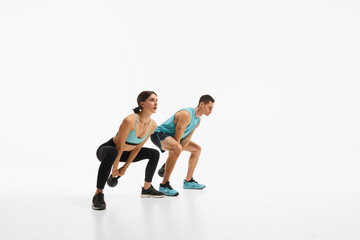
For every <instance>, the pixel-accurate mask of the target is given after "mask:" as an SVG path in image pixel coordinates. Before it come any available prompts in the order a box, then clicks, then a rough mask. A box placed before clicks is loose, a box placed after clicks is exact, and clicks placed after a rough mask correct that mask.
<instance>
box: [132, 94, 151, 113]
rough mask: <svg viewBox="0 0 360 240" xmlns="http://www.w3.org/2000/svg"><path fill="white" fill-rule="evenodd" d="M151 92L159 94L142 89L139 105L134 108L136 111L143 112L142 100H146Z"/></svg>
mask: <svg viewBox="0 0 360 240" xmlns="http://www.w3.org/2000/svg"><path fill="white" fill-rule="evenodd" d="M151 94H155V95H156V96H157V94H156V93H155V92H153V91H142V92H141V93H140V94H139V95H138V97H137V104H138V106H137V107H136V108H134V109H133V111H134V113H141V112H142V106H141V105H140V103H141V102H145V101H146V100H147V99H148V98H149V97H150V95H151Z"/></svg>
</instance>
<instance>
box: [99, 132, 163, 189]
mask: <svg viewBox="0 0 360 240" xmlns="http://www.w3.org/2000/svg"><path fill="white" fill-rule="evenodd" d="M130 153H131V151H124V152H123V153H122V155H121V157H120V162H126V160H127V159H128V157H129V155H130ZM117 154H118V151H117V149H116V147H115V143H114V141H113V139H112V138H111V139H110V140H109V141H107V142H106V143H104V144H102V145H101V146H100V147H99V148H98V150H97V151H96V156H97V158H98V159H99V160H100V162H101V164H100V167H99V171H98V176H97V184H96V187H97V188H98V189H104V187H105V184H106V181H107V179H108V177H109V174H110V172H111V168H112V165H113V163H114V161H115V158H116V156H117ZM159 157H160V153H159V151H158V150H156V149H152V148H145V147H143V148H141V149H140V151H139V153H138V154H137V156H136V157H135V159H134V160H133V162H138V161H141V160H144V159H149V162H148V164H147V166H146V169H145V181H146V182H151V181H152V178H153V176H154V173H155V170H156V166H157V164H158V161H159Z"/></svg>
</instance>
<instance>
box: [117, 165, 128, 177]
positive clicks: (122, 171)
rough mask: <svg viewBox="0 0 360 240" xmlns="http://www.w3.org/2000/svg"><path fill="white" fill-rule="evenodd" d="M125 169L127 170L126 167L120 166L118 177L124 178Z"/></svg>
mask: <svg viewBox="0 0 360 240" xmlns="http://www.w3.org/2000/svg"><path fill="white" fill-rule="evenodd" d="M126 169H127V167H125V166H122V167H121V168H119V170H118V172H119V176H124V175H125V172H126Z"/></svg>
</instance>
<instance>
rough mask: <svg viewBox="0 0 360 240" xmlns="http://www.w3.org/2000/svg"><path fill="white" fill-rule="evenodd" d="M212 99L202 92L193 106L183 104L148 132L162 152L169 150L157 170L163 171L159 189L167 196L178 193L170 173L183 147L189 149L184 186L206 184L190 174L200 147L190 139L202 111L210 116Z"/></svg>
mask: <svg viewBox="0 0 360 240" xmlns="http://www.w3.org/2000/svg"><path fill="white" fill-rule="evenodd" d="M214 102H215V100H214V99H213V98H212V97H211V96H210V95H203V96H202V97H201V98H200V100H199V104H198V106H197V107H195V108H185V109H182V110H180V111H178V112H176V113H175V114H174V115H173V116H172V117H170V118H169V119H168V120H166V121H165V122H164V123H163V124H161V125H160V126H158V127H157V128H156V129H155V131H154V133H153V134H152V135H151V141H152V142H153V143H154V144H155V145H156V146H157V147H159V148H160V150H161V152H165V151H169V156H168V159H167V160H166V162H165V164H164V166H163V167H162V168H161V169H160V170H159V175H160V176H162V174H163V172H164V168H165V173H164V175H163V177H164V178H163V181H162V183H161V184H160V188H159V191H160V192H163V193H165V195H166V196H178V195H179V193H178V192H177V191H176V190H175V189H173V188H172V187H171V186H170V182H169V180H170V175H171V173H172V171H173V170H174V167H175V163H176V161H177V159H178V158H179V156H180V153H181V152H182V151H188V152H190V153H191V155H190V158H189V166H188V172H187V175H186V179H185V180H184V185H183V187H184V188H185V189H204V188H205V185H203V184H199V183H198V182H196V181H195V180H194V179H193V174H194V171H195V168H196V165H197V163H198V160H199V157H200V152H201V148H200V146H199V145H197V144H196V143H194V142H192V141H191V137H192V135H193V134H194V131H195V129H196V128H197V127H198V126H199V124H200V117H201V116H202V115H204V114H205V115H206V116H209V115H210V113H211V112H212V109H213V107H214Z"/></svg>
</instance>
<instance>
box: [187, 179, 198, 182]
mask: <svg viewBox="0 0 360 240" xmlns="http://www.w3.org/2000/svg"><path fill="white" fill-rule="evenodd" d="M189 182H194V183H198V182H197V181H195V180H194V179H193V178H191V179H190V181H189Z"/></svg>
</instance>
